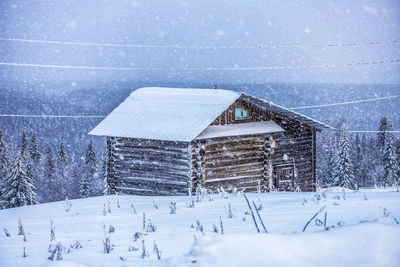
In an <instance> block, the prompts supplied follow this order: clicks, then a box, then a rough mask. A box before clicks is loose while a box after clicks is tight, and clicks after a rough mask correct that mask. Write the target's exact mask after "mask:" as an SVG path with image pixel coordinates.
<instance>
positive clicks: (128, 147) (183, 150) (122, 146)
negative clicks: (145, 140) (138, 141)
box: [114, 144, 189, 154]
mask: <svg viewBox="0 0 400 267" xmlns="http://www.w3.org/2000/svg"><path fill="white" fill-rule="evenodd" d="M120 150H126V151H134V152H136V151H148V152H153V153H165V154H187V153H188V151H189V150H188V148H181V149H180V148H171V147H164V148H163V147H159V148H157V147H141V146H134V145H125V144H120V145H115V146H114V151H120Z"/></svg>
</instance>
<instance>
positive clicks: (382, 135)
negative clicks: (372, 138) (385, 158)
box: [376, 117, 388, 150]
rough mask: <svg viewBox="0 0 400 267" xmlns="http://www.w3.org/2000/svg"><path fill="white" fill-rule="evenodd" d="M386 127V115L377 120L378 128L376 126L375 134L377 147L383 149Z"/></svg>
mask: <svg viewBox="0 0 400 267" xmlns="http://www.w3.org/2000/svg"><path fill="white" fill-rule="evenodd" d="M387 127H388V122H387V118H386V117H382V119H381V120H380V121H379V128H378V131H379V132H378V134H377V139H376V143H377V145H378V148H379V149H381V150H383V149H384V147H385V139H386V131H387Z"/></svg>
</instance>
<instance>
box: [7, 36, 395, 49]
mask: <svg viewBox="0 0 400 267" xmlns="http://www.w3.org/2000/svg"><path fill="white" fill-rule="evenodd" d="M0 40H3V41H14V42H25V43H44V44H61V45H81V46H109V47H133V48H173V49H277V48H322V47H348V46H373V45H398V44H400V41H398V40H395V41H377V42H354V43H331V44H287V45H254V46H210V45H206V46H201V45H151V44H116V43H92V42H68V41H51V40H33V39H19V38H0Z"/></svg>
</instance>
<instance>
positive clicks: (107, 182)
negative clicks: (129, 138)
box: [101, 144, 117, 195]
mask: <svg viewBox="0 0 400 267" xmlns="http://www.w3.org/2000/svg"><path fill="white" fill-rule="evenodd" d="M108 151H109V147H108V145H107V144H106V145H105V146H104V151H103V165H102V168H101V175H102V177H103V180H104V191H103V193H104V195H114V194H115V193H116V186H117V185H116V182H115V179H112V177H109V169H108V168H109V166H108V160H109V159H108Z"/></svg>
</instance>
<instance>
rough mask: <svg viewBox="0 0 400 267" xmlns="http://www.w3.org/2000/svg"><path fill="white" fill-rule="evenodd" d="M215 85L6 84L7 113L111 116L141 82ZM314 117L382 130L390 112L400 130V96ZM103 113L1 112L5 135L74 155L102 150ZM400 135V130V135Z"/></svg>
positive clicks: (345, 87) (281, 100)
mask: <svg viewBox="0 0 400 267" xmlns="http://www.w3.org/2000/svg"><path fill="white" fill-rule="evenodd" d="M215 85H216V86H217V87H218V88H220V89H229V90H235V91H242V92H246V93H249V94H252V95H254V96H256V97H259V98H263V99H266V100H268V101H272V102H274V103H276V104H279V105H282V106H284V107H288V108H290V107H298V106H309V105H318V104H329V103H336V102H346V101H354V100H361V99H368V98H377V97H383V96H391V95H398V94H400V85H382V84H285V83H267V84H247V83H245V84H215ZM150 86H160V87H181V88H186V87H190V88H213V87H214V84H213V83H210V84H204V83H179V82H176V83H162V82H129V81H125V82H120V81H116V82H106V83H102V82H68V83H65V82H64V83H36V84H30V83H23V82H19V83H15V82H14V83H11V82H6V81H3V82H1V83H0V113H2V114H7V113H10V114H51V115H53V114H58V115H60V114H62V115H107V114H109V113H110V112H111V111H112V110H113V109H114V108H115V107H116V106H117V105H119V104H120V103H121V102H122V101H123V100H124V99H125V98H126V97H127V96H128V95H129V94H130V93H131V92H132V91H133V90H135V89H137V88H140V87H150ZM296 111H297V112H300V113H302V114H305V115H307V116H310V117H312V118H314V119H317V120H320V121H322V122H325V123H328V124H330V125H332V126H337V125H338V123H339V122H346V124H347V125H348V129H349V130H376V129H377V128H378V123H379V120H380V119H381V118H382V117H383V116H386V117H388V118H389V119H391V120H392V121H393V125H394V129H400V98H396V99H388V100H381V101H374V102H367V103H358V104H351V105H342V106H333V107H323V108H313V109H304V110H296ZM101 120H102V119H101V118H18V117H17V118H12V117H1V118H0V127H1V128H2V129H3V131H4V136H5V139H6V140H7V141H8V142H9V143H10V144H12V145H13V146H18V142H19V138H20V136H21V132H22V131H25V132H26V133H27V135H28V136H30V135H31V133H32V132H35V133H36V134H37V137H38V143H39V146H41V147H42V149H43V151H44V147H46V146H51V147H53V148H57V147H58V146H59V143H60V142H61V141H64V142H65V144H66V145H67V149H68V150H69V151H70V155H71V156H73V155H77V156H78V155H79V156H80V155H82V154H83V152H84V149H85V148H86V146H87V143H88V142H89V140H90V139H93V140H94V141H95V143H96V148H97V149H98V151H99V152H100V151H102V150H101V149H102V148H101V146H102V145H103V139H102V138H100V137H92V136H89V135H88V134H87V133H88V132H89V131H90V130H91V129H92V128H93V127H94V126H96V125H97V124H98V123H99V122H100V121H101ZM396 136H398V135H396Z"/></svg>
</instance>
